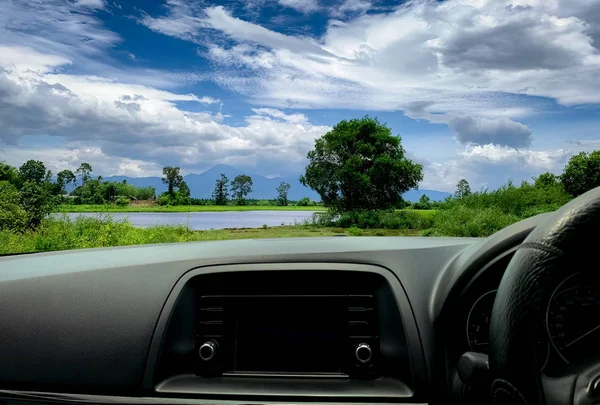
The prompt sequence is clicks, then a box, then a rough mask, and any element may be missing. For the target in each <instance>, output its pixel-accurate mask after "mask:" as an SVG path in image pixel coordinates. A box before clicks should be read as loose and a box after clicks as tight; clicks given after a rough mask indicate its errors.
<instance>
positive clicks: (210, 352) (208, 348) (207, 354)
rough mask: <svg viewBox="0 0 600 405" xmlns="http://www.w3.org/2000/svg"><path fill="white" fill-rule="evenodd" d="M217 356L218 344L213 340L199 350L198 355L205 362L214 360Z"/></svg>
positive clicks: (205, 343)
mask: <svg viewBox="0 0 600 405" xmlns="http://www.w3.org/2000/svg"><path fill="white" fill-rule="evenodd" d="M216 354H217V344H216V343H215V342H213V341H212V340H209V341H207V342H204V343H203V344H202V346H200V349H198V355H199V356H200V358H201V359H202V360H204V361H210V360H212V359H213V358H214V357H215V356H216Z"/></svg>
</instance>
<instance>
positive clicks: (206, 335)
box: [197, 296, 225, 342]
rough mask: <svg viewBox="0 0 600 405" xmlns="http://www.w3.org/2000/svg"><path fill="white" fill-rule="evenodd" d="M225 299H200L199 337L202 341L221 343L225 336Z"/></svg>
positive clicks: (211, 297)
mask: <svg viewBox="0 0 600 405" xmlns="http://www.w3.org/2000/svg"><path fill="white" fill-rule="evenodd" d="M223 304H224V300H223V297H215V296H205V297H201V298H200V314H199V316H198V333H197V337H198V339H199V340H201V341H206V340H214V341H217V342H219V341H220V340H221V339H222V338H223V334H224V314H225V312H224V311H223Z"/></svg>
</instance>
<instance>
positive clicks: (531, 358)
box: [490, 187, 600, 405]
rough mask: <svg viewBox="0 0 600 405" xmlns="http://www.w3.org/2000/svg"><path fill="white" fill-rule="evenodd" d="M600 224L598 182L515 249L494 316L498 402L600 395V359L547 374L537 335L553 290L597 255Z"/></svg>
mask: <svg viewBox="0 0 600 405" xmlns="http://www.w3.org/2000/svg"><path fill="white" fill-rule="evenodd" d="M598 230H600V187H599V188H596V189H594V190H591V191H589V192H587V193H585V194H583V195H581V196H579V197H577V198H576V199H574V200H572V201H571V202H569V203H568V204H566V205H565V206H563V207H562V208H561V209H559V210H558V211H556V212H555V213H554V214H553V215H551V216H550V217H549V218H547V219H546V220H545V221H544V222H543V223H542V224H540V225H539V226H538V227H536V229H534V230H533V231H532V232H531V233H530V234H529V236H528V237H527V238H526V239H525V241H524V242H523V243H522V244H521V245H520V246H519V248H518V249H517V251H516V253H515V255H514V256H513V258H512V259H511V262H510V264H509V265H508V267H507V269H506V272H505V274H504V276H503V278H502V280H501V282H500V286H499V288H498V292H497V294H496V299H495V302H494V307H493V310H492V317H491V320H490V370H491V373H492V379H493V383H492V398H493V400H494V403H496V404H519V405H545V404H558V405H570V404H575V405H587V404H591V403H593V402H598V400H600V397H599V398H595V397H594V395H593V393H592V392H591V391H590V384H592V381H595V379H596V378H600V365H598V364H596V365H593V366H592V367H587V368H586V369H585V370H583V371H582V372H578V373H577V374H576V375H573V374H572V375H569V376H562V377H560V378H548V377H546V376H543V375H542V373H541V371H540V368H541V364H540V362H541V361H543V360H542V358H541V356H540V355H539V353H538V351H537V350H536V343H537V339H536V337H537V336H540V335H539V334H540V333H544V330H542V328H541V326H542V325H541V323H540V319H543V315H544V313H545V310H546V307H547V305H548V303H549V301H550V298H551V295H552V292H553V291H554V290H555V289H556V287H557V286H558V285H559V284H560V283H561V282H562V281H563V280H564V279H566V278H567V277H568V276H570V275H571V274H573V273H575V272H576V271H578V269H583V268H584V267H582V266H581V265H582V264H583V263H585V261H586V260H588V261H589V259H590V258H592V257H593V256H594V254H595V251H594V249H598V243H594V242H596V241H597V239H595V238H594V235H595V233H598ZM594 231H595V232H594ZM588 263H589V262H588Z"/></svg>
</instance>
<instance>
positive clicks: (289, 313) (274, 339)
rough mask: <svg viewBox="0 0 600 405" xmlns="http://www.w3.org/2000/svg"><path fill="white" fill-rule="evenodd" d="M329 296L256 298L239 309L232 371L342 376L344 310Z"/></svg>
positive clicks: (345, 316) (345, 319)
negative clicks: (336, 374) (340, 374)
mask: <svg viewBox="0 0 600 405" xmlns="http://www.w3.org/2000/svg"><path fill="white" fill-rule="evenodd" d="M343 304H344V301H342V300H339V299H336V298H333V297H284V298H282V297H260V298H252V299H247V300H244V305H243V306H242V307H238V308H237V314H238V316H237V320H236V342H235V355H234V371H236V372H244V371H252V372H282V373H341V372H342V371H341V369H342V365H343V364H342V363H343V357H344V352H345V350H346V346H347V336H348V334H347V331H346V325H347V323H348V319H347V315H346V312H347V307H346V308H344V305H343Z"/></svg>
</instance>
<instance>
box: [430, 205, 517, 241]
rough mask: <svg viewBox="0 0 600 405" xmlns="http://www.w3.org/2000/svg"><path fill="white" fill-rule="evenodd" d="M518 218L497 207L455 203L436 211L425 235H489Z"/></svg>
mask: <svg viewBox="0 0 600 405" xmlns="http://www.w3.org/2000/svg"><path fill="white" fill-rule="evenodd" d="M519 220H520V218H519V217H518V216H516V215H514V214H506V213H505V212H503V211H502V209H500V208H498V207H489V208H471V207H467V206H462V205H457V206H454V207H452V208H450V209H446V210H440V211H438V212H437V213H436V214H435V216H434V217H433V223H432V227H431V228H430V229H429V230H428V231H427V235H428V236H429V235H432V236H465V237H468V236H475V237H480V236H489V235H491V234H493V233H495V232H497V231H499V230H501V229H503V228H505V227H507V226H508V225H511V224H513V223H515V222H518V221H519Z"/></svg>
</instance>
